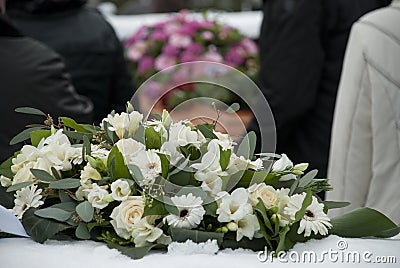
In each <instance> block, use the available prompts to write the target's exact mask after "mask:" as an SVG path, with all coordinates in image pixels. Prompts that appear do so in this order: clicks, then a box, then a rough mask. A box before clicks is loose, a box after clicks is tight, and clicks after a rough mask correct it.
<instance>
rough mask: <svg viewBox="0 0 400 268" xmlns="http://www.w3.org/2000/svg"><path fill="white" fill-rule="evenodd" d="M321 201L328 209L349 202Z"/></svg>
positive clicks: (347, 204)
mask: <svg viewBox="0 0 400 268" xmlns="http://www.w3.org/2000/svg"><path fill="white" fill-rule="evenodd" d="M322 203H324V205H325V206H327V207H328V209H334V208H344V207H347V206H349V205H350V204H351V203H350V202H338V201H323V202H322Z"/></svg>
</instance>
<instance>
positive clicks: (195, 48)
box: [186, 42, 204, 55]
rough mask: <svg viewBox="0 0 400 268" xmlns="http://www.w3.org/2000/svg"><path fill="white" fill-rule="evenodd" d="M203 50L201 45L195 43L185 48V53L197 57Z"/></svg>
mask: <svg viewBox="0 0 400 268" xmlns="http://www.w3.org/2000/svg"><path fill="white" fill-rule="evenodd" d="M203 50H204V48H203V46H201V45H199V44H197V43H194V42H193V43H191V44H190V45H189V46H188V47H187V48H186V51H187V52H190V53H192V54H196V55H198V54H200V53H201V52H203Z"/></svg>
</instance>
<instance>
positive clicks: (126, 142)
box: [116, 138, 146, 163]
mask: <svg viewBox="0 0 400 268" xmlns="http://www.w3.org/2000/svg"><path fill="white" fill-rule="evenodd" d="M116 145H117V148H118V151H120V153H121V154H122V156H123V157H124V160H125V163H128V162H129V160H130V158H131V157H133V156H135V155H136V154H138V153H139V152H141V151H144V150H146V146H145V145H144V144H143V143H140V142H138V141H135V140H134V139H131V138H129V139H120V140H119V141H118V142H117V143H116Z"/></svg>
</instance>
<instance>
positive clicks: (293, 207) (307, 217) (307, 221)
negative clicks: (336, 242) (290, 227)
mask: <svg viewBox="0 0 400 268" xmlns="http://www.w3.org/2000/svg"><path fill="white" fill-rule="evenodd" d="M305 196H306V193H302V194H295V195H292V196H291V197H290V201H289V203H288V204H287V206H286V207H285V209H284V213H285V214H287V215H288V216H289V218H290V220H292V221H293V220H295V216H296V212H297V211H299V210H300V209H301V205H302V204H303V200H304V198H305ZM331 227H332V224H331V223H330V219H329V217H328V216H327V215H326V214H325V212H324V205H323V204H321V203H318V200H317V198H315V197H314V196H313V197H312V202H311V204H310V205H309V206H308V207H307V209H306V213H305V214H304V216H303V218H302V219H301V220H300V227H299V229H298V230H297V233H298V234H301V233H303V232H304V236H305V237H307V236H310V235H311V231H313V232H314V234H318V233H320V234H321V235H327V234H328V228H331Z"/></svg>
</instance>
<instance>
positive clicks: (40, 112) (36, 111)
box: [14, 107, 47, 116]
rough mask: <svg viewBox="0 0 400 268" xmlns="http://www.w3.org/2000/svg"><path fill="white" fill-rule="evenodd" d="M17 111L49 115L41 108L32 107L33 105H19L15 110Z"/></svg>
mask: <svg viewBox="0 0 400 268" xmlns="http://www.w3.org/2000/svg"><path fill="white" fill-rule="evenodd" d="M14 111H15V112H17V113H21V114H32V115H42V116H47V115H46V114H45V113H44V112H42V111H41V110H39V109H36V108H32V107H19V108H16V109H15V110H14Z"/></svg>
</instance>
